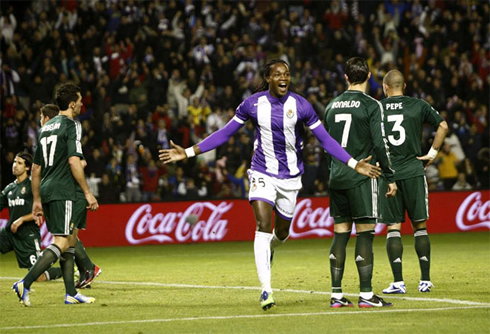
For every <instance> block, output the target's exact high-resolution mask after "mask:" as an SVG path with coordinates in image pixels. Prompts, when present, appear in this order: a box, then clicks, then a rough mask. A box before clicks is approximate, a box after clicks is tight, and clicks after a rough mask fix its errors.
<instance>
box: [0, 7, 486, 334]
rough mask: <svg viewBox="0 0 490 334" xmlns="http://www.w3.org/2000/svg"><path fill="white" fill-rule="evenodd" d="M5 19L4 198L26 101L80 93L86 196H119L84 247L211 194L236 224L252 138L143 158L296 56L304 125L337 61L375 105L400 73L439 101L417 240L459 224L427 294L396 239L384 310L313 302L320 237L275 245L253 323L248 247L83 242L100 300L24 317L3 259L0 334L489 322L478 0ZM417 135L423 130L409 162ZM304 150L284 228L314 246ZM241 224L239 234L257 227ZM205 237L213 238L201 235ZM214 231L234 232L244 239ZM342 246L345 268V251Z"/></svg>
mask: <svg viewBox="0 0 490 334" xmlns="http://www.w3.org/2000/svg"><path fill="white" fill-rule="evenodd" d="M0 9H1V18H0V27H1V29H0V30H1V37H0V38H1V40H0V46H1V72H0V84H1V85H0V89H1V143H0V145H1V179H0V181H1V182H0V183H1V187H2V188H3V187H5V185H6V184H7V183H8V182H10V181H11V180H12V175H11V164H12V160H13V156H14V154H15V153H16V152H17V151H19V150H22V149H27V150H29V151H31V152H32V151H33V150H34V147H33V145H34V144H35V138H36V136H37V132H38V131H39V126H38V124H39V122H38V110H39V107H40V106H41V105H42V104H43V103H49V102H51V101H52V98H53V93H54V91H55V89H56V87H57V86H58V85H59V84H61V83H63V82H67V81H68V82H73V83H76V84H78V85H79V86H81V87H82V90H83V95H84V100H83V102H84V110H83V114H82V115H81V117H80V118H81V121H82V122H83V127H84V130H85V131H84V150H85V155H86V157H87V160H88V163H89V167H88V169H87V170H86V172H87V176H88V178H89V181H90V183H91V187H92V189H93V190H94V193H96V194H98V198H99V201H100V202H101V203H116V204H108V205H102V206H101V209H100V210H99V211H98V212H97V213H89V217H88V221H89V229H88V231H87V232H90V231H93V232H94V237H93V238H92V237H91V238H85V237H82V238H83V240H84V242H85V243H87V244H88V245H96V244H97V242H98V241H100V239H97V238H103V239H104V240H101V242H105V243H107V242H108V241H111V242H113V245H116V242H119V241H121V242H127V238H126V235H125V234H124V232H125V230H126V231H127V227H126V223H127V221H126V219H127V217H129V216H131V215H132V213H133V211H136V209H138V208H141V207H144V206H146V207H148V206H147V205H149V206H150V208H151V210H150V213H151V217H153V218H155V217H158V218H159V219H161V220H162V221H163V218H162V216H163V214H164V215H167V214H168V213H169V212H170V213H177V214H178V213H179V212H185V210H187V209H189V207H190V206H191V205H194V204H200V203H209V202H211V203H214V204H217V205H218V204H219V203H223V202H226V203H238V204H239V205H237V207H238V211H237V212H233V215H232V216H229V218H227V217H225V218H226V219H227V220H229V221H230V224H229V225H228V226H231V225H233V227H235V226H236V225H237V223H239V222H238V219H237V218H243V217H250V215H251V210H250V209H249V206H248V203H247V202H246V200H245V199H243V197H244V191H243V189H244V188H245V187H246V184H245V182H242V181H244V180H243V175H244V170H245V169H246V167H247V166H248V163H249V159H250V153H251V145H252V143H251V139H250V138H253V129H250V128H249V127H245V128H244V129H243V130H242V133H240V134H239V135H237V136H236V138H234V139H232V140H230V142H229V143H228V144H227V145H225V146H223V147H222V148H220V149H218V150H217V151H216V152H211V153H209V154H207V155H204V156H200V157H199V159H190V160H189V161H187V162H185V163H183V164H180V165H175V166H174V165H170V166H166V167H165V166H161V165H160V164H159V163H158V161H156V160H157V154H156V152H157V150H158V147H159V146H161V147H165V146H168V141H169V139H173V140H174V141H175V142H177V143H180V144H181V145H183V146H190V145H191V144H193V143H195V142H196V141H198V140H200V138H202V137H204V136H206V134H207V133H209V132H211V131H214V130H215V129H217V128H219V127H220V126H222V125H223V124H224V123H225V122H226V121H227V120H228V119H229V118H230V117H231V115H232V114H233V112H234V109H235V108H236V106H237V104H238V103H239V102H240V101H241V99H243V98H244V97H246V96H248V95H249V94H250V93H251V92H252V91H253V89H254V87H255V86H256V84H257V83H258V81H259V73H258V72H259V71H258V69H259V68H260V65H261V64H263V63H264V62H265V61H266V59H268V58H270V57H281V58H283V59H285V60H287V61H288V62H289V63H290V64H291V70H292V74H293V82H294V83H295V85H296V86H297V88H298V89H299V90H300V91H301V92H302V93H303V94H304V95H305V96H306V97H307V98H308V99H309V100H310V102H312V104H313V106H314V107H315V109H316V110H317V112H318V113H319V114H321V113H322V112H323V110H324V107H325V106H326V104H327V103H328V102H329V101H330V99H331V98H333V97H334V96H337V95H338V94H340V93H341V92H342V91H343V90H344V89H345V88H346V87H345V82H344V81H343V79H342V77H343V72H342V71H343V63H344V62H345V60H346V59H348V58H349V57H351V56H354V55H361V56H364V57H366V58H367V59H368V60H369V64H370V67H371V71H372V72H373V74H374V75H373V79H372V80H371V82H370V91H369V94H370V95H372V96H374V97H376V98H382V92H381V86H380V84H381V79H382V77H383V75H384V73H385V72H386V71H387V70H389V69H391V68H399V69H400V70H402V71H403V73H404V74H405V76H406V79H407V86H408V87H407V95H410V96H415V97H420V98H423V99H425V100H427V101H428V102H429V103H431V104H432V105H434V107H435V108H436V109H438V110H439V111H440V112H441V114H442V115H443V116H444V117H445V119H446V120H447V121H448V123H449V124H450V128H451V133H450V134H449V138H448V139H449V140H448V141H449V143H450V151H452V153H449V154H447V159H444V160H443V163H442V165H438V166H437V167H435V168H432V169H431V170H430V173H429V174H428V178H429V181H430V184H431V193H430V195H429V196H430V200H431V203H433V204H435V206H436V209H437V210H436V211H435V212H434V211H433V209H434V205H433V206H432V209H431V214H433V215H434V216H433V218H434V217H439V219H436V220H432V219H431V221H430V222H429V230H430V231H431V228H432V227H434V229H435V230H436V231H439V230H438V229H439V228H445V229H447V231H448V232H456V231H458V228H459V230H465V229H466V230H467V231H468V232H466V233H454V234H437V233H434V234H432V235H431V241H432V242H433V245H434V247H433V258H434V262H433V275H434V282H435V283H436V286H437V288H436V289H434V291H433V292H432V293H431V294H430V296H429V298H427V297H426V296H425V295H424V296H422V297H421V296H420V294H418V293H417V292H416V288H417V284H418V274H419V269H418V262H417V259H416V257H415V252H413V251H412V250H411V249H409V248H410V244H411V243H413V238H412V236H411V235H404V236H403V238H404V245H405V246H406V249H407V251H406V257H405V258H404V259H406V266H405V267H404V271H405V273H406V277H407V282H406V283H407V287H408V288H409V291H410V292H409V295H408V297H407V298H406V297H391V296H390V299H391V300H394V301H395V302H396V307H394V308H392V309H390V310H382V312H378V311H380V310H376V311H374V312H364V311H365V310H357V308H356V309H354V310H349V311H345V310H341V311H340V312H333V311H332V310H328V298H329V295H330V293H329V292H328V290H329V278H328V273H326V271H327V270H328V269H327V267H328V264H326V262H325V261H328V259H327V255H326V249H328V244H329V243H330V240H322V239H318V240H314V239H309V240H295V241H291V242H288V243H286V244H285V245H284V246H283V247H282V249H281V250H280V252H279V254H277V259H276V261H277V267H274V281H275V283H274V284H275V287H276V284H277V289H276V290H275V291H276V292H275V294H276V296H277V299H278V307H277V308H276V309H275V310H272V311H271V312H270V313H267V314H264V312H263V311H262V309H260V308H259V307H258V304H257V298H256V297H257V296H258V293H259V292H260V288H257V277H256V273H255V265H254V263H253V257H252V250H251V249H252V248H253V247H252V246H251V243H250V242H219V243H200V244H199V245H195V244H192V243H193V242H194V240H193V239H192V238H190V237H188V234H187V235H186V236H187V237H188V239H187V240H184V241H185V242H191V244H185V245H167V246H165V248H162V247H161V246H155V245H147V246H142V247H104V248H102V247H91V248H90V250H89V252H90V256H91V257H92V258H93V259H94V261H96V263H97V264H98V265H100V266H101V267H102V268H103V270H104V273H103V275H102V276H101V277H100V278H98V279H97V281H96V282H95V284H94V287H93V289H92V291H90V294H91V295H94V296H95V297H96V298H97V303H96V304H93V305H86V306H87V307H78V308H75V309H68V308H67V307H66V306H65V305H63V304H62V303H61V302H60V301H62V299H60V296H61V294H60V291H61V290H62V288H61V284H62V283H61V282H49V283H45V284H44V283H43V284H39V285H36V292H35V294H33V302H35V307H34V308H33V309H32V312H31V311H30V310H29V309H22V314H21V313H19V311H20V309H19V307H20V306H19V305H18V303H17V300H15V298H14V296H13V295H12V293H11V291H10V287H11V285H12V283H13V282H14V281H15V280H17V279H18V278H19V277H21V276H23V275H24V274H25V272H24V271H22V270H20V269H19V268H17V265H16V261H15V256H14V255H13V254H12V253H10V254H7V255H2V256H1V258H0V260H1V261H0V272H1V275H2V276H1V277H0V300H1V303H0V311H1V313H2V315H3V316H2V320H0V326H1V328H2V330H4V331H5V332H8V331H13V332H19V331H28V330H29V329H31V330H32V329H34V330H36V332H38V333H43V332H46V333H47V332H49V333H58V332H59V333H65V332H66V331H67V328H70V327H72V328H73V329H74V330H78V329H79V328H80V329H82V328H83V329H82V330H83V331H85V332H97V333H116V332H117V333H120V332H133V331H134V332H152V333H161V332H169V333H178V332H185V333H189V332H223V333H230V332H257V331H258V330H259V329H260V330H263V331H267V332H302V333H306V332H314V333H321V332H325V331H326V330H329V329H330V328H333V329H334V330H336V331H340V332H354V331H356V332H357V331H368V332H376V333H393V332H397V333H414V332H417V333H424V332H428V333H456V332H460V333H463V332H464V333H483V332H487V331H488V328H489V320H488V319H489V316H488V315H489V313H488V310H489V309H490V308H489V306H490V299H489V296H490V294H489V290H488V272H489V270H490V268H489V261H488V256H489V248H488V232H483V233H482V232H478V233H471V232H472V231H488V229H489V228H490V227H489V226H488V224H489V217H488V215H489V211H488V209H489V205H490V201H489V200H488V196H489V192H488V187H489V186H488V162H489V158H488V146H489V145H488V137H489V133H488V98H489V94H488V93H489V77H488V75H489V58H490V56H489V48H490V34H489V32H490V25H489V22H488V18H489V3H488V1H410V2H409V1H376V2H375V1H338V2H337V1H331V2H328V1H294V2H285V1H278V2H260V1H241V2H239V1H233V2H227V1H212V2H204V1H203V2H201V1H124V2H123V1H118V2H116V1H35V2H34V1H2V2H1V3H0ZM179 12H180V13H179ZM203 37H204V38H203ZM378 42H379V43H378ZM176 70H177V71H176ZM191 97H198V99H197V100H196V99H192V98H191ZM193 101H196V105H195V106H192V104H193ZM189 106H191V107H190V108H189ZM189 115H191V116H190V117H189ZM161 120H163V121H164V123H162V122H161ZM431 136H432V129H426V131H424V140H423V150H424V151H425V150H428V148H429V146H430V141H429V140H428V138H430V137H431ZM305 146H306V150H305V161H307V162H308V163H307V167H306V168H307V173H306V177H307V178H305V179H304V180H303V181H304V184H305V187H304V190H303V194H302V195H303V196H304V197H303V198H302V201H303V203H304V202H305V201H306V202H307V201H310V200H311V201H312V203H313V206H312V208H313V209H312V210H311V211H309V214H310V216H312V217H315V214H314V213H315V212H316V213H317V215H316V220H315V219H312V220H311V222H310V224H306V225H309V226H306V228H305V224H303V225H301V224H296V225H294V227H295V228H296V227H298V228H299V229H295V230H294V232H295V233H296V234H304V233H310V232H311V231H313V230H314V229H315V228H316V229H322V228H323V229H322V232H323V233H325V234H324V236H328V233H329V231H330V232H331V226H328V221H327V220H325V219H323V218H328V217H327V215H326V208H325V205H328V198H326V197H323V196H325V195H327V194H328V193H327V192H328V184H327V181H326V180H325V175H326V166H325V163H324V161H323V158H322V153H321V149H320V147H319V146H318V144H317V143H316V142H315V141H314V140H311V141H310V140H308V141H306V142H305ZM224 157H226V158H227V159H225V158H224ZM152 160H153V162H152ZM441 160H442V159H441ZM128 162H129V163H128ZM153 164H155V167H153ZM448 171H450V173H448ZM455 175H459V177H461V179H462V178H463V177H465V178H466V180H467V183H468V185H466V184H462V183H461V184H458V185H457V186H456V188H457V189H468V188H472V189H471V190H467V191H458V192H450V190H449V191H441V190H443V189H444V187H446V189H450V188H451V189H452V188H453V186H452V185H451V184H452V183H454V182H455V179H454V176H455ZM99 180H100V182H99ZM192 184H194V186H195V188H196V189H195V190H192ZM96 185H97V186H96ZM184 190H185V192H184ZM114 194H115V195H114ZM313 196H321V197H318V198H313ZM230 198H238V199H230ZM195 199H198V201H196V200H195ZM138 200H141V202H138ZM174 200H178V201H179V202H178V203H176V202H174ZM181 200H185V201H182V202H181ZM132 202H136V203H132ZM149 202H154V203H149ZM463 204H465V205H463ZM206 205H207V204H206ZM458 205H459V206H458ZM303 209H304V207H303ZM302 212H306V210H303V211H302ZM5 213H6V210H3V212H2V215H1V218H5V216H4V214H5ZM459 213H461V214H459ZM97 214H101V216H100V217H101V218H100V220H99V218H98V217H99V216H94V215H97ZM121 215H127V217H126V216H125V217H123V218H122V219H119V217H121ZM446 215H448V216H449V217H450V218H451V221H450V220H449V219H447V220H446V218H445V217H446ZM207 217H208V216H206V219H207ZM298 217H300V216H298ZM458 217H460V218H461V220H458ZM94 218H95V219H94ZM116 218H117V220H118V221H117V222H115V220H116ZM247 219H248V218H247ZM207 220H209V219H207ZM298 220H299V221H300V222H302V220H301V219H300V218H298ZM3 222H4V221H2V220H0V226H1V225H2V223H3ZM140 222H142V220H140ZM231 222H233V223H234V224H231ZM115 223H117V224H120V225H118V226H119V230H117V233H118V235H117V238H116V237H113V236H114V235H115V231H116V229H115V228H114V229H112V230H111V229H108V228H109V227H110V228H113V226H112V225H115ZM144 223H145V222H144V221H143V224H144ZM303 223H304V221H303ZM251 224H252V223H251V222H246V223H245V225H244V226H243V231H246V232H240V231H239V232H237V233H246V235H247V236H248V235H252V234H253V229H252V225H251ZM406 225H408V224H406ZM461 226H463V227H464V228H465V229H462V228H461ZM133 227H134V225H133ZM301 227H303V229H301ZM310 227H311V228H312V229H309V230H308V228H310ZM405 228H408V229H409V227H408V226H405ZM148 229H149V225H145V226H143V227H142V230H143V232H144V233H143V234H140V235H137V234H136V233H133V234H132V236H133V238H134V239H137V240H138V241H140V240H141V238H147V237H152V236H157V237H158V236H160V237H162V238H164V237H168V236H170V237H176V235H174V234H165V233H162V234H158V233H157V234H151V233H147V232H148ZM194 229H195V227H194ZM196 230H198V231H199V229H196ZM131 231H132V232H137V231H136V229H135V230H131ZM216 231H218V230H216ZM164 232H165V231H164ZM187 232H188V231H187ZM218 232H219V231H218ZM145 233H146V234H145ZM234 233H236V231H235V232H234ZM204 234H205V232H203V231H202V230H201V235H204ZM208 236H210V237H211V238H215V236H214V235H213V234H212V231H211V234H208ZM218 236H219V235H218ZM228 236H230V237H232V238H236V240H243V239H242V238H243V235H240V234H238V235H237V234H230V235H228ZM310 236H311V235H310ZM324 236H323V237H324ZM113 239H114V240H113ZM45 241H46V240H45ZM198 241H199V242H200V241H203V240H198ZM204 241H205V240H204ZM156 243H158V242H156ZM384 243H385V240H384V238H375V249H374V253H375V254H376V269H375V270H376V273H375V275H376V279H375V280H374V281H373V284H374V289H375V291H381V289H383V288H385V287H386V286H385V285H386V283H387V282H389V281H390V280H391V271H390V268H389V263H388V260H387V258H386V253H385V244H384ZM348 252H349V259H352V254H353V252H354V245H353V242H351V243H350V245H349V247H348ZM306 258H307V259H308V260H307V261H305V260H306ZM347 262H348V266H350V267H349V268H348V270H347V271H346V273H347V274H346V276H345V285H346V286H345V288H346V292H347V295H349V296H352V297H354V298H355V297H357V293H358V281H357V274H356V269H355V266H354V261H347ZM50 283H53V284H50ZM87 292H88V291H87ZM40 310H42V311H41V312H40ZM343 311H345V312H343ZM386 313H393V314H390V315H387V314H386ZM19 314H21V315H22V316H21V317H19ZM70 330H71V328H70Z"/></svg>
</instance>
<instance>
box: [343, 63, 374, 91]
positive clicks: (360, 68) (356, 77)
mask: <svg viewBox="0 0 490 334" xmlns="http://www.w3.org/2000/svg"><path fill="white" fill-rule="evenodd" d="M345 74H346V75H347V77H349V82H350V84H351V85H358V84H362V83H363V82H365V81H366V80H367V79H368V74H369V66H368V64H367V62H366V59H364V58H361V57H352V58H351V59H349V60H348V61H347V63H346V64H345Z"/></svg>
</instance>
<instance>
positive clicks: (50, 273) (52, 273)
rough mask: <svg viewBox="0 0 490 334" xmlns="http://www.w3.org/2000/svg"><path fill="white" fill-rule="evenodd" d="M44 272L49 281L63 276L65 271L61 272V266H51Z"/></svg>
mask: <svg viewBox="0 0 490 334" xmlns="http://www.w3.org/2000/svg"><path fill="white" fill-rule="evenodd" d="M44 273H45V274H47V275H46V280H47V281H52V280H55V279H58V278H60V277H63V273H62V272H61V268H60V267H51V268H49V269H48V270H46V271H45V272H44Z"/></svg>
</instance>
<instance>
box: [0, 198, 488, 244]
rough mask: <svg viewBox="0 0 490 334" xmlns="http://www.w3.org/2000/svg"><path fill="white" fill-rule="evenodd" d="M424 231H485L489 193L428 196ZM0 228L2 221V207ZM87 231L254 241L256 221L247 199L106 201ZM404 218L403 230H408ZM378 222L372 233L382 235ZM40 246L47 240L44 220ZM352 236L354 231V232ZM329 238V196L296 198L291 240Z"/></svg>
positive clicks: (92, 235) (99, 239) (94, 235)
mask: <svg viewBox="0 0 490 334" xmlns="http://www.w3.org/2000/svg"><path fill="white" fill-rule="evenodd" d="M429 204H430V219H429V221H428V224H427V225H428V230H429V233H454V232H464V231H488V230H490V196H489V191H474V192H471V191H470V192H438V193H430V194H429ZM0 217H1V218H2V219H1V221H0V227H1V226H4V225H5V224H6V222H7V220H6V219H7V218H8V213H7V210H4V211H2V213H1V216H0ZM87 219H88V222H87V226H88V227H87V230H86V231H81V232H80V238H81V239H82V240H83V243H84V244H85V246H88V247H90V246H100V247H105V246H126V245H148V244H172V243H196V242H216V241H245V240H253V238H254V235H255V219H254V215H253V212H252V208H251V206H250V204H249V203H248V201H247V200H213V201H198V202H194V201H183V202H161V203H135V204H110V205H109V204H108V205H101V206H100V208H99V210H98V211H97V212H89V213H88V218H87ZM409 221H410V220H409V219H408V218H407V220H406V223H405V224H404V225H403V229H402V233H404V234H407V233H412V231H411V227H410V223H409ZM385 233H386V227H385V225H382V224H378V225H377V227H376V234H385ZM41 234H42V237H43V246H46V245H48V244H49V243H50V242H51V235H50V234H49V233H48V231H47V229H46V226H45V224H43V226H42V227H41ZM353 234H354V231H353ZM332 236H333V218H332V217H331V216H330V207H329V198H328V197H316V198H299V199H298V203H297V206H296V211H295V214H294V219H293V221H292V224H291V230H290V238H291V239H308V238H325V237H332Z"/></svg>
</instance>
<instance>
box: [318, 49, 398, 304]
mask: <svg viewBox="0 0 490 334" xmlns="http://www.w3.org/2000/svg"><path fill="white" fill-rule="evenodd" d="M370 76H371V72H369V68H368V65H367V63H366V61H365V60H364V59H363V58H359V57H354V58H351V59H349V60H348V61H347V63H346V66H345V79H346V81H347V82H348V84H349V87H348V89H347V91H345V92H344V93H342V94H341V95H339V96H338V97H336V98H334V99H333V100H332V101H331V102H330V104H329V105H328V106H327V108H326V111H325V128H326V129H327V130H328V132H329V133H330V134H331V136H332V137H333V138H334V139H335V140H337V141H338V142H339V143H340V144H341V145H342V147H344V148H345V149H346V151H347V152H348V153H349V154H350V155H352V157H354V158H355V159H364V158H367V157H371V156H374V160H373V161H378V162H379V164H380V166H381V168H382V170H383V175H384V176H385V177H386V178H387V179H388V180H390V185H389V187H390V188H389V191H388V192H387V194H386V195H387V196H392V195H394V193H395V192H396V185H395V183H394V182H393V171H392V169H391V163H390V159H389V151H388V147H387V145H386V141H385V138H384V134H383V123H382V119H383V107H382V106H381V104H380V103H379V102H378V101H376V100H375V99H373V98H371V97H370V96H368V95H366V94H364V92H365V91H366V88H367V81H368V79H369V77H370ZM377 201H378V185H377V180H376V179H370V178H368V177H365V176H362V175H359V174H356V173H352V170H350V169H349V168H346V167H345V165H344V164H343V163H341V162H340V161H339V160H338V159H336V158H335V157H333V159H332V162H331V168H330V210H331V211H330V212H331V214H332V216H333V218H334V224H335V226H334V239H333V242H332V245H331V248H330V272H331V280H332V298H331V300H330V306H331V307H343V306H352V305H353V304H352V303H351V302H350V301H349V300H348V299H347V298H345V297H344V296H343V293H342V277H343V274H344V266H345V253H346V247H347V242H348V241H349V237H350V233H351V231H352V224H353V223H355V224H356V231H357V242H356V250H355V261H356V265H357V270H358V272H359V279H360V290H361V293H360V297H359V307H382V306H391V303H387V302H385V301H383V300H382V299H381V298H379V297H378V296H376V295H374V294H373V291H372V286H371V279H372V272H373V238H374V227H375V224H376V219H377V218H378V217H379V214H378V203H377Z"/></svg>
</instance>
